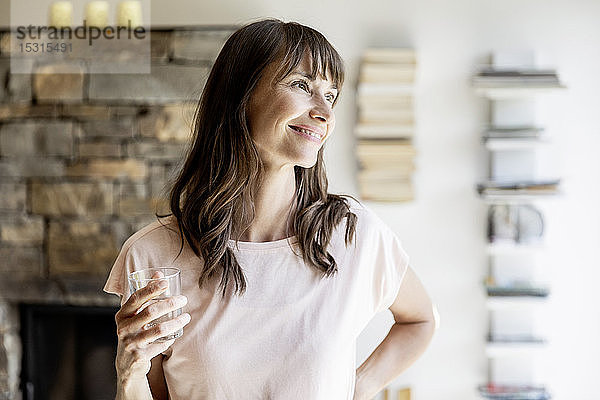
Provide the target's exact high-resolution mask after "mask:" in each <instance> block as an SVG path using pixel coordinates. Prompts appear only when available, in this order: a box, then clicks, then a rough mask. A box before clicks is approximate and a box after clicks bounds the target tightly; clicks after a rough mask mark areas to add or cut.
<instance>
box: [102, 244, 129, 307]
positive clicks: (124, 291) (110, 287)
mask: <svg viewBox="0 0 600 400" xmlns="http://www.w3.org/2000/svg"><path fill="white" fill-rule="evenodd" d="M131 258H132V257H131V254H130V252H129V247H125V246H123V247H122V248H121V251H120V252H119V255H118V256H117V259H116V260H115V262H114V264H113V266H112V269H111V270H110V274H109V276H108V279H107V280H106V284H105V285H104V291H105V292H107V293H112V294H117V295H119V296H121V304H123V303H124V302H125V300H127V298H128V297H129V285H128V283H127V274H128V271H129V270H131V269H132V265H133V262H132V260H131Z"/></svg>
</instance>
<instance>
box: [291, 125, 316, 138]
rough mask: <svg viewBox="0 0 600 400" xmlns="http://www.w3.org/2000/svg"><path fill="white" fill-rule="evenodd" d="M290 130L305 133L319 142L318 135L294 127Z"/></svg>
mask: <svg viewBox="0 0 600 400" xmlns="http://www.w3.org/2000/svg"><path fill="white" fill-rule="evenodd" d="M292 129H294V130H296V131H298V132H302V133H306V134H307V135H310V136H312V137H314V138H317V139H319V140H321V136H320V135H319V134H316V133H314V132H311V131H307V130H306V129H302V128H298V127H296V126H292Z"/></svg>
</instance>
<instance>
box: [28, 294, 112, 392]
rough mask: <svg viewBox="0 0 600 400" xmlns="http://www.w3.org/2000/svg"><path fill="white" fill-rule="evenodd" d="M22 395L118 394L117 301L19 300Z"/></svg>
mask: <svg viewBox="0 0 600 400" xmlns="http://www.w3.org/2000/svg"><path fill="white" fill-rule="evenodd" d="M19 309H20V315H21V340H22V344H23V363H22V369H21V390H22V393H23V399H24V400H33V399H35V400H45V399H48V400H55V399H56V400H59V399H60V400H70V399H82V400H104V399H106V400H108V399H111V400H112V399H114V398H115V394H116V393H115V392H116V372H115V367H114V360H115V356H116V351H117V337H116V333H115V330H116V328H115V320H114V315H115V312H116V311H117V308H114V307H79V306H77V307H76V306H65V305H31V304H20V305H19Z"/></svg>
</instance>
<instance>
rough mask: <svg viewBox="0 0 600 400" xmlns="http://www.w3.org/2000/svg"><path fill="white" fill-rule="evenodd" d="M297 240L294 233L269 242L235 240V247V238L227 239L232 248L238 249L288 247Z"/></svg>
mask: <svg viewBox="0 0 600 400" xmlns="http://www.w3.org/2000/svg"><path fill="white" fill-rule="evenodd" d="M297 242H298V237H297V236H296V235H294V236H290V237H288V238H285V239H279V240H273V241H271V242H242V241H241V240H240V241H239V242H237V247H236V243H235V240H233V239H229V241H228V244H229V246H231V247H232V248H233V249H234V250H237V249H238V248H239V249H240V250H267V249H278V248H282V247H289V246H290V245H292V244H295V243H297Z"/></svg>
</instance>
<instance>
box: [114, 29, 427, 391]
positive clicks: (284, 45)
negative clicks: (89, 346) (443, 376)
mask: <svg viewBox="0 0 600 400" xmlns="http://www.w3.org/2000/svg"><path fill="white" fill-rule="evenodd" d="M343 81H344V70H343V63H342V60H341V58H340V56H339V55H338V53H337V52H336V50H335V49H334V48H333V46H331V44H330V43H329V42H328V41H327V40H326V39H325V38H324V37H323V35H322V34H320V33H319V32H317V31H316V30H314V29H312V28H309V27H306V26H304V25H301V24H298V23H293V22H291V23H283V22H281V21H278V20H271V19H269V20H262V21H258V22H254V23H252V24H249V25H246V26H244V27H242V28H241V29H239V30H238V31H236V32H235V33H234V34H233V35H232V36H231V37H230V38H229V39H228V40H227V42H226V43H225V45H224V47H223V49H222V50H221V52H220V54H219V56H218V58H217V60H216V62H215V64H214V66H213V68H212V70H211V73H210V76H209V78H208V81H207V83H206V86H205V88H204V91H203V94H202V98H201V99H200V102H199V105H198V109H197V112H196V117H195V124H194V137H193V142H192V144H191V146H190V149H189V151H188V154H187V156H186V160H185V163H184V165H183V168H182V170H181V173H180V174H179V176H178V177H177V178H176V180H175V182H174V183H173V187H172V190H171V201H170V206H171V212H172V214H169V215H167V216H158V217H159V220H158V221H157V222H155V223H153V224H150V225H148V226H146V227H145V228H143V229H141V230H140V231H138V232H136V233H135V234H134V235H133V236H131V237H130V238H129V239H128V240H127V241H126V242H125V244H124V245H123V248H122V250H121V253H120V254H119V256H118V258H117V260H116V261H115V264H114V266H113V269H112V271H111V274H110V277H109V279H108V282H107V283H106V286H105V290H106V291H108V292H111V293H116V294H119V295H121V296H122V307H121V310H120V311H119V312H118V313H117V316H116V322H117V333H118V351H117V359H116V368H117V374H118V377H119V379H118V390H117V392H118V395H117V398H119V399H151V398H156V399H167V398H171V399H211V400H213V399H217V400H218V399H264V398H269V399H311V400H313V399H314V400H320V399H323V400H324V399H346V400H352V399H355V400H363V399H368V398H371V397H372V396H374V395H375V394H376V393H377V392H378V391H379V390H380V389H381V388H383V387H384V386H385V385H386V384H387V383H389V382H390V381H392V380H393V379H394V378H395V377H396V376H397V375H398V374H400V373H401V372H402V371H403V370H404V369H406V368H407V367H408V366H409V365H410V364H412V363H413V362H414V361H415V360H416V358H417V357H418V356H419V355H420V354H421V353H422V352H423V351H424V350H425V348H426V346H427V344H428V343H429V340H430V339H431V336H432V333H433V326H434V324H433V321H434V318H433V313H432V305H431V302H430V300H429V297H428V296H427V293H426V292H425V290H424V289H423V287H422V285H421V284H420V282H419V280H418V278H417V277H416V275H415V274H414V273H413V272H412V270H411V268H410V267H409V265H408V256H407V254H406V253H405V252H404V250H403V249H402V246H401V243H400V240H399V239H398V238H397V237H396V235H395V234H394V233H393V232H392V231H391V230H390V229H389V227H387V225H385V224H384V223H383V222H382V221H381V220H380V219H379V218H378V217H377V216H376V215H375V214H374V213H373V212H372V211H371V210H370V209H369V208H367V207H366V206H364V205H362V204H360V202H358V201H357V200H355V199H354V198H352V197H351V196H347V195H338V194H332V193H328V191H327V186H328V183H327V176H326V173H325V168H324V163H323V150H324V144H325V142H326V141H327V140H328V138H329V137H330V136H331V135H332V133H333V130H334V127H335V114H334V107H335V105H336V103H337V101H338V98H339V92H340V90H341V87H342V84H343ZM170 265H173V266H176V267H178V268H179V269H180V270H181V285H182V288H181V292H182V294H183V296H181V297H180V298H176V297H173V298H171V300H157V299H156V298H157V297H158V296H160V294H161V293H162V292H164V291H165V288H164V287H162V288H161V287H160V286H159V285H148V286H146V287H145V288H143V289H140V290H138V291H137V292H135V293H134V294H132V295H131V296H128V294H130V293H128V290H127V284H126V282H127V274H128V273H129V272H132V271H136V270H139V269H144V268H148V267H159V266H170ZM149 303H150V304H151V305H148V304H149ZM182 306H183V310H184V313H183V314H182V315H181V316H180V317H177V318H175V319H172V320H168V321H165V322H162V323H158V324H155V326H154V327H151V328H148V325H149V324H148V323H149V322H151V321H154V320H155V319H157V318H158V317H160V316H162V315H164V314H166V313H168V312H171V311H173V310H175V309H178V308H180V307H182ZM385 309H389V310H391V312H392V313H393V315H394V318H395V321H396V323H395V324H394V326H393V327H392V329H391V330H390V334H389V335H388V336H387V337H386V339H385V340H384V341H383V342H382V344H381V345H380V346H379V347H378V348H377V349H376V350H375V351H374V352H373V354H372V355H371V356H370V357H369V358H368V359H367V360H366V361H365V363H363V365H361V366H360V367H359V368H358V369H356V368H355V362H356V360H355V346H356V338H357V337H358V335H359V334H360V332H361V331H362V329H363V328H364V327H365V326H366V324H367V323H368V322H369V320H370V319H371V318H372V317H373V316H374V315H375V314H376V313H378V312H380V311H383V310H385ZM183 326H186V327H185V330H184V334H183V336H182V337H180V338H178V339H176V341H174V340H170V341H167V342H155V340H156V339H157V338H159V337H162V336H166V335H168V334H170V333H172V332H175V331H177V330H179V329H181V328H182V327H183Z"/></svg>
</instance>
